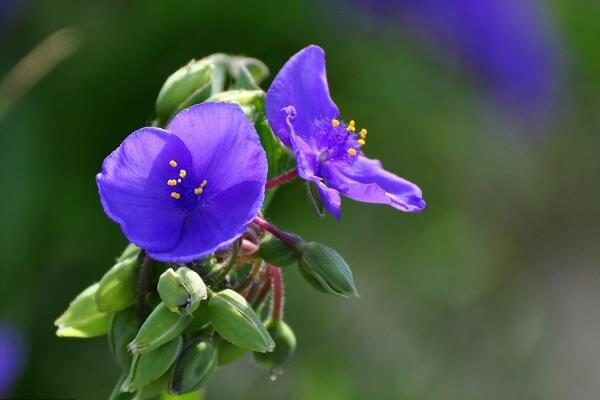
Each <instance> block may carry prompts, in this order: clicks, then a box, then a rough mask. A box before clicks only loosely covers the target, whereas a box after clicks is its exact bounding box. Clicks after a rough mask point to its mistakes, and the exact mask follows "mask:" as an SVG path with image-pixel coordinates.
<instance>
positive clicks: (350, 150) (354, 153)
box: [348, 149, 356, 156]
mask: <svg viewBox="0 0 600 400" xmlns="http://www.w3.org/2000/svg"><path fill="white" fill-rule="evenodd" d="M348 154H350V155H351V156H355V155H356V149H348Z"/></svg>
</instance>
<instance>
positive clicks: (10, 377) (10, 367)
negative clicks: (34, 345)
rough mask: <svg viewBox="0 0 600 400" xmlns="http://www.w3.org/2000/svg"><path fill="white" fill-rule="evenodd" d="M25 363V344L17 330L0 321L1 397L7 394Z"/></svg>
mask: <svg viewBox="0 0 600 400" xmlns="http://www.w3.org/2000/svg"><path fill="white" fill-rule="evenodd" d="M24 363H25V344H24V343H23V339H22V338H21V337H20V335H19V334H18V332H17V331H15V329H14V328H12V327H11V326H9V325H6V324H4V323H0V397H1V398H4V396H7V395H8V393H9V391H10V388H11V386H12V385H13V384H14V382H15V380H16V379H17V378H18V376H19V375H20V373H21V370H22V368H23V366H24Z"/></svg>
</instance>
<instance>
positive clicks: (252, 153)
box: [96, 103, 267, 262]
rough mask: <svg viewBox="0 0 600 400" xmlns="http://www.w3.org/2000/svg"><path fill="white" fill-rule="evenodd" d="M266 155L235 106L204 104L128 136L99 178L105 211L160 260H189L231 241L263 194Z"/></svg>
mask: <svg viewBox="0 0 600 400" xmlns="http://www.w3.org/2000/svg"><path fill="white" fill-rule="evenodd" d="M266 178H267V161H266V156H265V153H264V150H263V148H262V147H261V145H260V141H259V138H258V135H257V133H256V130H255V129H254V127H253V126H252V124H251V123H250V122H249V121H248V119H247V118H246V116H245V115H244V113H243V112H242V111H241V110H240V109H239V107H237V106H236V105H232V104H224V103H205V104H200V105H196V106H193V107H190V108H188V109H186V110H183V111H182V112H180V113H179V114H177V115H176V116H175V117H173V119H172V120H171V121H170V123H169V125H168V126H167V127H166V129H159V128H142V129H140V130H138V131H135V132H134V133H132V134H131V135H129V136H128V137H127V138H126V139H125V141H124V142H123V143H122V144H121V145H120V146H119V148H117V149H116V150H115V151H114V152H113V153H112V154H111V155H109V156H108V157H107V158H106V159H105V160H104V164H103V165H102V172H101V173H100V174H98V175H97V177H96V181H97V183H98V189H99V193H100V199H101V201H102V205H103V206H104V211H105V212H106V214H107V215H108V216H109V217H110V218H111V219H113V220H114V221H115V222H117V223H118V224H119V225H121V228H122V229H123V232H124V233H125V236H127V238H128V239H129V240H130V241H131V242H132V243H134V244H136V245H138V246H140V247H141V248H143V249H145V250H146V252H147V253H148V255H150V256H151V257H153V258H155V259H157V260H161V261H171V262H189V261H191V260H194V259H199V258H202V257H204V256H206V255H208V254H211V253H213V252H214V251H217V250H221V249H224V248H226V247H228V246H229V245H231V243H233V241H235V240H236V239H237V238H238V237H239V236H240V235H241V234H242V233H243V232H244V231H245V228H246V226H247V225H248V224H249V223H250V222H251V221H252V219H253V218H254V217H255V216H256V213H257V212H258V210H259V209H260V207H261V205H262V202H263V199H264V186H265V181H266Z"/></svg>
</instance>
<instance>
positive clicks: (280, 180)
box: [265, 168, 298, 190]
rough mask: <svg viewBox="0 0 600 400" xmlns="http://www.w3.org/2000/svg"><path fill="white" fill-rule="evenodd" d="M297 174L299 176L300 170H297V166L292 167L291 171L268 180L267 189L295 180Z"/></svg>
mask: <svg viewBox="0 0 600 400" xmlns="http://www.w3.org/2000/svg"><path fill="white" fill-rule="evenodd" d="M297 176H298V171H296V168H294V169H290V170H289V171H287V172H284V173H283V174H281V175H279V176H277V177H275V178H273V179H271V180H270V181H269V182H267V184H266V185H265V189H266V190H269V189H273V188H276V187H278V186H281V185H283V184H285V183H288V182H290V181H293V180H294V179H295V178H296V177H297Z"/></svg>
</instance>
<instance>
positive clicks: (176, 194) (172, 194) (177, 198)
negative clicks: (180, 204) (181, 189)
mask: <svg viewBox="0 0 600 400" xmlns="http://www.w3.org/2000/svg"><path fill="white" fill-rule="evenodd" d="M171 197H172V198H174V199H175V200H179V199H180V198H181V195H180V194H179V193H177V192H171Z"/></svg>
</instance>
